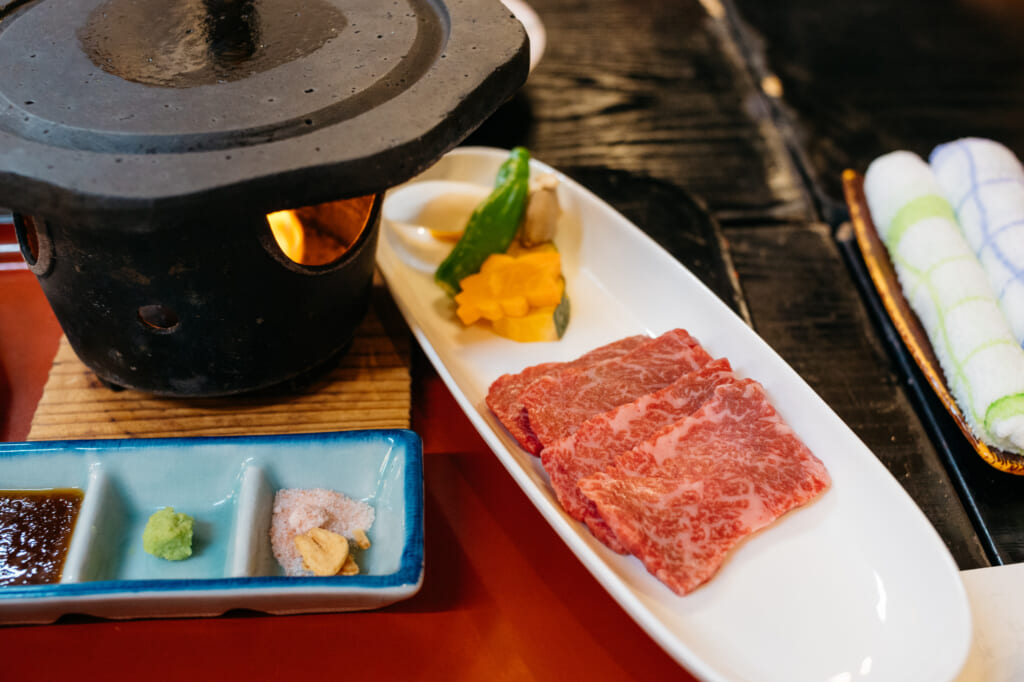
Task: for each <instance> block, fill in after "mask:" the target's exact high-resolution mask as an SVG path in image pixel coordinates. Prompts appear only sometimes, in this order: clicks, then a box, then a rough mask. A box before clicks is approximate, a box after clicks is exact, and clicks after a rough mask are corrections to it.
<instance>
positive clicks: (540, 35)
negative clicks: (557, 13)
mask: <svg viewBox="0 0 1024 682" xmlns="http://www.w3.org/2000/svg"><path fill="white" fill-rule="evenodd" d="M501 2H502V4H504V5H505V7H507V8H508V9H509V11H511V12H512V14H514V15H515V17H516V19H518V20H519V23H521V24H522V25H523V28H524V29H525V30H526V36H527V37H528V38H529V39H530V71H531V72H532V71H533V70H534V69H535V68H537V64H538V63H539V62H540V58H541V57H543V56H544V49H545V48H546V47H547V44H548V33H547V31H546V30H545V29H544V24H543V23H542V22H541V20H540V17H539V16H537V12H535V11H534V9H533V8H532V7H530V6H529V5H528V4H527V3H526V2H524V1H523V0H501Z"/></svg>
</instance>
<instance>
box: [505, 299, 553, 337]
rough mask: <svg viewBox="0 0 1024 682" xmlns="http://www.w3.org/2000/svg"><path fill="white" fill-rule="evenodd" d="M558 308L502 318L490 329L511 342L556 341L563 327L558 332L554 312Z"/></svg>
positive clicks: (548, 308) (547, 307)
mask: <svg viewBox="0 0 1024 682" xmlns="http://www.w3.org/2000/svg"><path fill="white" fill-rule="evenodd" d="M558 308H559V306H553V305H549V306H544V307H543V308H537V309H536V310H533V311H530V312H529V313H527V314H526V315H523V316H522V317H503V318H501V319H500V320H495V321H494V323H493V325H492V328H493V329H494V332H495V333H496V334H500V335H501V336H504V337H505V338H506V339H511V340H512V341H519V342H520V343H531V342H535V341H557V340H558V339H560V338H561V336H562V333H561V332H562V331H564V330H565V327H564V326H562V327H561V331H560V330H559V324H558V319H559V318H558V317H557V316H556V315H555V311H556V310H557V309H558Z"/></svg>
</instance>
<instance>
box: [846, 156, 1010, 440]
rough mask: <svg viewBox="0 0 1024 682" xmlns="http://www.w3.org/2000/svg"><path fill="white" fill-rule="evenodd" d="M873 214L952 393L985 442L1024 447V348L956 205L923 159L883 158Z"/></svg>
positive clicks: (876, 172) (873, 170) (873, 179)
mask: <svg viewBox="0 0 1024 682" xmlns="http://www.w3.org/2000/svg"><path fill="white" fill-rule="evenodd" d="M864 193H865V196H866V197H867V201H868V207H869V208H870V210H871V215H872V218H873V219H874V222H875V225H876V226H877V227H878V231H879V234H880V236H881V237H882V240H883V241H884V242H885V245H886V248H887V249H888V250H889V256H890V258H891V259H892V262H893V265H894V266H895V268H896V274H897V276H898V277H899V280H900V285H901V286H902V288H903V294H904V296H905V297H906V299H907V302H908V303H909V304H910V307H911V308H913V310H914V312H915V313H916V314H917V316H918V318H919V319H920V320H921V324H922V325H923V326H924V329H925V331H926V332H927V333H928V338H929V340H930V341H931V344H932V347H933V348H934V350H935V355H936V356H937V357H938V359H939V363H940V364H941V365H942V371H943V372H945V375H946V383H947V385H948V386H949V390H950V393H952V395H953V398H954V399H955V400H956V402H957V405H958V406H959V407H960V410H961V412H963V413H964V416H965V417H966V418H967V421H968V423H969V424H970V426H971V429H972V430H973V431H974V433H975V435H976V436H977V437H978V438H979V439H980V440H982V441H984V442H986V443H988V444H989V445H993V446H995V447H998V448H1002V449H1004V450H1010V451H1015V452H1021V451H1022V450H1024V351H1022V350H1021V348H1020V346H1019V345H1018V344H1017V341H1016V339H1015V338H1014V335H1013V333H1012V332H1011V331H1010V327H1009V324H1008V322H1007V321H1006V318H1005V317H1004V316H1003V313H1002V312H1001V311H1000V309H999V304H998V300H997V298H996V294H995V292H994V291H993V290H992V286H991V284H989V281H988V278H987V276H986V275H985V271H984V270H983V269H982V267H981V264H980V263H979V262H978V260H977V258H976V257H975V255H974V252H973V251H972V250H971V248H970V246H969V245H968V244H967V242H966V241H965V240H964V238H963V235H962V233H961V231H960V227H959V225H957V222H956V216H955V215H954V213H953V209H952V207H951V206H950V205H949V202H948V201H946V199H945V198H943V195H942V189H941V188H940V187H939V185H938V182H937V181H936V179H935V177H934V175H933V174H932V171H931V169H930V168H929V167H928V164H926V163H925V162H924V161H923V160H922V159H921V158H920V157H918V156H917V155H915V154H912V153H910V152H905V151H898V152H892V153H890V154H886V155H885V156H882V157H879V158H878V159H876V160H875V161H874V162H873V163H872V164H871V165H870V166H869V167H868V171H867V174H866V175H865V178H864Z"/></svg>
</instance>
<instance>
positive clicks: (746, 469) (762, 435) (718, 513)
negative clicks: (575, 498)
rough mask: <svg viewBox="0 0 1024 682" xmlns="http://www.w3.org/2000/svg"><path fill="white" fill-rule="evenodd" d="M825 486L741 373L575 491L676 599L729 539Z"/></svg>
mask: <svg viewBox="0 0 1024 682" xmlns="http://www.w3.org/2000/svg"><path fill="white" fill-rule="evenodd" d="M830 483H831V479H830V477H829V475H828V472H827V471H826V470H825V466H824V465H823V464H822V463H821V461H820V460H819V459H818V458H817V457H815V456H814V455H813V454H812V453H811V452H810V450H808V448H807V446H805V445H804V444H803V442H802V441H801V440H800V439H799V438H798V437H797V436H796V434H794V433H793V430H792V429H791V428H790V427H789V426H788V425H787V424H786V423H785V422H784V421H783V420H782V418H781V417H780V416H779V415H778V413H777V412H776V411H775V409H774V408H773V407H772V406H771V404H770V403H769V402H768V399H767V396H766V395H765V393H764V389H763V388H762V387H761V385H760V384H758V383H757V382H755V381H753V380H750V379H745V380H743V381H740V382H734V383H729V384H724V385H722V386H719V387H718V388H717V389H715V396H714V397H713V398H712V399H711V400H710V401H708V402H707V403H706V404H705V405H704V406H703V407H702V408H701V409H700V410H698V411H697V412H696V413H695V414H693V415H692V416H690V417H688V418H686V419H684V420H683V421H681V422H679V423H677V424H676V425H674V426H672V427H670V428H668V429H666V430H663V431H662V432H661V433H660V434H658V435H657V436H656V437H654V438H652V439H650V440H648V441H646V442H645V443H643V444H641V445H639V446H637V447H635V448H633V449H632V450H630V451H629V452H627V453H625V454H623V455H621V456H620V457H618V458H617V459H616V460H615V463H614V464H612V465H611V466H610V467H608V469H607V470H606V471H604V472H600V473H597V474H594V475H593V476H590V477H587V478H584V479H582V480H581V481H580V482H579V488H580V491H581V492H582V493H583V494H584V495H585V496H586V497H587V498H589V499H590V500H592V501H593V502H594V503H595V504H596V505H597V509H598V512H599V513H600V514H601V516H602V517H603V518H604V520H605V521H606V522H607V523H608V525H609V526H610V527H611V528H612V530H613V531H614V532H615V535H616V536H617V537H618V538H619V540H620V541H621V542H622V544H623V545H624V546H625V547H626V548H627V549H628V550H629V552H630V553H632V554H634V555H636V556H637V558H639V559H640V560H641V561H642V562H643V563H644V565H645V566H646V567H647V570H649V571H650V572H651V573H652V574H653V575H655V576H656V577H657V578H658V579H659V580H661V581H662V582H663V583H665V584H666V585H667V586H668V587H669V588H670V589H672V590H673V591H674V592H676V593H677V594H680V595H682V594H686V593H688V592H690V591H691V590H693V589H694V588H696V587H697V586H699V585H701V584H702V583H704V582H705V581H706V580H708V579H709V578H711V576H713V575H714V574H715V573H716V572H717V571H718V569H719V567H720V566H721V565H722V562H723V561H724V560H725V557H726V555H727V554H728V552H729V551H730V550H731V549H732V548H733V547H734V546H735V545H736V543H738V542H739V541H740V540H742V539H743V538H745V537H747V536H748V535H750V534H751V533H754V532H755V531H757V530H759V529H761V528H763V527H765V526H767V525H768V524H770V523H772V522H773V521H774V520H775V519H777V518H778V517H779V516H781V515H782V514H784V513H786V512H787V511H788V510H790V509H793V508H794V507H798V506H800V505H802V504H805V503H806V502H808V501H810V500H812V499H814V498H815V497H817V496H818V495H820V494H821V493H822V492H823V491H824V490H825V489H826V488H828V486H829V485H830Z"/></svg>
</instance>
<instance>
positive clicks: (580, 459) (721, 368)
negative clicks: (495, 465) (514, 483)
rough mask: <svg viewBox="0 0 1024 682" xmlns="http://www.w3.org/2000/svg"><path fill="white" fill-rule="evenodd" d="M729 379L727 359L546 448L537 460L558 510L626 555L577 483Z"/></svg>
mask: <svg viewBox="0 0 1024 682" xmlns="http://www.w3.org/2000/svg"><path fill="white" fill-rule="evenodd" d="M727 381H735V377H734V376H733V373H732V368H731V367H730V366H729V361H728V360H726V359H725V358H721V359H718V360H713V361H711V362H709V363H708V364H706V365H704V367H702V368H700V369H699V370H696V371H694V372H690V373H688V374H685V375H683V376H681V377H679V378H678V379H676V380H675V381H674V382H672V383H671V384H669V385H668V386H666V387H665V388H663V389H661V390H660V391H657V392H655V393H649V394H648V395H645V396H641V397H640V398H637V399H636V400H634V401H633V402H631V403H628V404H626V405H621V406H619V407H616V408H615V409H614V410H611V411H609V412H605V413H603V414H599V415H597V416H596V417H592V418H591V419H589V420H587V421H586V422H584V423H583V424H581V425H580V427H579V429H578V430H577V431H576V433H574V434H572V435H571V436H569V437H568V438H563V439H562V440H560V441H558V442H557V443H555V444H554V445H552V446H551V447H548V448H544V450H543V452H541V460H542V462H543V464H544V469H545V470H546V471H547V472H548V476H550V478H551V486H552V487H553V488H554V489H555V494H556V495H557V496H558V501H559V502H561V504H562V507H564V508H565V510H566V511H567V512H568V513H569V515H570V516H572V517H573V518H574V519H577V520H579V521H583V522H584V523H586V524H587V526H588V527H589V528H590V532H592V533H593V534H594V536H595V537H596V538H597V539H598V540H600V541H601V542H603V543H604V544H606V545H607V546H608V547H610V548H611V549H613V550H615V551H616V552H619V553H620V554H625V553H626V547H625V546H624V545H623V544H622V543H621V542H619V539H618V538H617V537H615V533H613V532H612V530H611V528H609V527H608V524H606V523H605V522H604V519H603V518H601V515H600V514H598V513H597V507H596V506H595V505H594V503H593V502H591V501H590V500H588V499H587V498H586V497H584V496H583V493H581V492H580V491H579V488H578V487H577V486H576V484H577V483H578V482H579V480H580V479H581V478H585V477H587V476H590V475H591V474H595V473H597V472H599V471H603V470H604V468H605V467H606V466H608V465H609V464H611V463H612V462H614V461H615V458H616V457H618V456H619V455H621V454H622V453H624V452H626V451H627V450H629V449H631V448H632V447H634V446H636V445H639V444H640V443H642V442H644V441H645V440H647V439H648V438H650V437H651V436H653V435H655V434H656V433H658V432H659V431H661V430H662V429H664V428H665V427H667V426H671V425H672V424H674V423H675V422H677V421H680V420H681V419H683V418H685V417H688V416H689V415H691V414H693V413H694V412H696V411H697V409H698V408H700V406H701V405H703V404H704V403H705V402H707V400H709V399H710V398H711V396H712V395H713V394H714V390H715V387H716V386H718V385H719V384H722V383H725V382H727Z"/></svg>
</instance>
